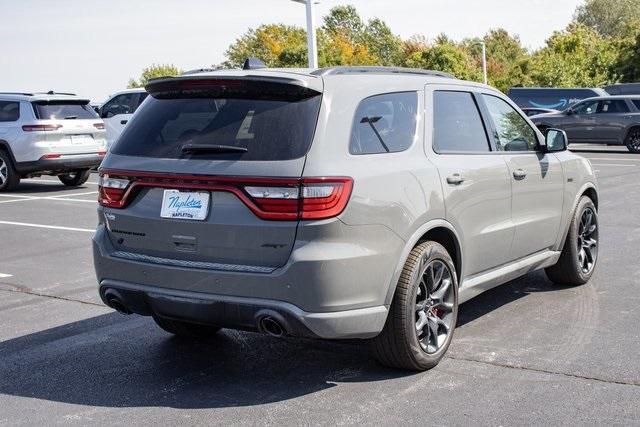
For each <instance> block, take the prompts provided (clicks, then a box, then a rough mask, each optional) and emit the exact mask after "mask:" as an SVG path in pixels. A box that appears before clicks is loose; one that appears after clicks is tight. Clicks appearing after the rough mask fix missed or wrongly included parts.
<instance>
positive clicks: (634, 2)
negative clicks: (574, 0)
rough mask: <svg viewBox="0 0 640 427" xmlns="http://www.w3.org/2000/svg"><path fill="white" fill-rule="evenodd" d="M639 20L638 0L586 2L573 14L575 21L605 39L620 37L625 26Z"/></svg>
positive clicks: (597, 0)
mask: <svg viewBox="0 0 640 427" xmlns="http://www.w3.org/2000/svg"><path fill="white" fill-rule="evenodd" d="M638 19H640V1H638V0H586V2H585V3H584V4H583V5H582V6H579V7H578V8H577V10H576V13H575V20H576V22H578V23H580V24H584V25H586V26H587V27H590V28H592V29H593V30H595V31H596V32H597V33H598V34H600V35H602V36H606V37H620V36H622V35H623V34H624V32H625V30H626V28H627V26H628V25H629V24H631V23H632V22H633V21H637V20H638Z"/></svg>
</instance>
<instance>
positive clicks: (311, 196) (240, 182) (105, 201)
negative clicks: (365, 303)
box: [99, 170, 353, 221]
mask: <svg viewBox="0 0 640 427" xmlns="http://www.w3.org/2000/svg"><path fill="white" fill-rule="evenodd" d="M142 187H156V188H172V189H182V190H194V191H196V190H200V191H201V190H209V191H228V192H230V193H233V194H235V195H236V196H237V197H238V198H239V199H240V200H242V201H243V202H244V203H245V204H246V205H247V207H249V209H251V211H252V212H253V213H254V214H255V215H256V216H258V217H259V218H261V219H265V220H276V221H291V220H298V219H304V220H312V219H314V220H318V219H327V218H332V217H335V216H338V215H340V213H342V211H343V210H344V208H345V207H346V206H347V203H348V202H349V197H350V196H351V190H352V188H353V179H351V178H348V177H322V178H249V177H208V176H198V175H196V176H192V175H167V174H157V173H144V172H124V171H113V170H111V171H107V170H104V171H103V172H102V173H101V176H100V187H99V188H100V200H99V201H100V204H101V205H103V206H107V207H111V208H122V207H124V206H126V204H127V202H128V201H129V199H130V198H131V197H133V195H134V194H135V193H136V192H137V190H138V189H140V188H142Z"/></svg>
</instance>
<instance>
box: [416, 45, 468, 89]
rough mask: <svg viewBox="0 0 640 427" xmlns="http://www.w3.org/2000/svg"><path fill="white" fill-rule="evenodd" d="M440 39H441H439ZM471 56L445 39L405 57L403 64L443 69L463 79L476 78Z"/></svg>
mask: <svg viewBox="0 0 640 427" xmlns="http://www.w3.org/2000/svg"><path fill="white" fill-rule="evenodd" d="M441 41H442V39H441ZM472 62H473V61H472V59H471V57H470V56H469V55H468V54H467V52H466V51H465V50H464V49H463V48H461V47H459V46H456V45H455V44H453V43H451V42H449V41H445V42H444V43H442V42H441V43H436V44H434V45H433V46H431V47H428V48H427V49H425V50H422V51H417V52H414V53H413V54H411V56H410V57H409V58H407V59H406V61H405V65H406V66H408V67H413V68H424V69H429V70H437V71H444V72H446V73H450V74H453V75H454V76H455V77H457V78H460V79H464V80H474V79H477V71H476V70H474V67H473V63H472Z"/></svg>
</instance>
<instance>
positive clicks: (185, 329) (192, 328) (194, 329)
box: [153, 316, 220, 338]
mask: <svg viewBox="0 0 640 427" xmlns="http://www.w3.org/2000/svg"><path fill="white" fill-rule="evenodd" d="M153 320H154V321H155V322H156V324H157V325H158V326H159V327H160V328H161V329H163V330H164V331H166V332H169V333H170V334H173V335H177V336H179V337H188V338H211V337H213V336H214V335H215V334H216V333H218V331H220V328H218V327H217V326H209V325H201V324H199V323H189V322H183V321H180V320H172V319H167V318H165V317H159V316H153Z"/></svg>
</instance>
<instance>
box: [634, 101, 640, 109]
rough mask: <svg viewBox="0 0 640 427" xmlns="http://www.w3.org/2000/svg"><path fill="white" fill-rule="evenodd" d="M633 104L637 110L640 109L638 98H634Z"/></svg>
mask: <svg viewBox="0 0 640 427" xmlns="http://www.w3.org/2000/svg"><path fill="white" fill-rule="evenodd" d="M633 104H634V105H635V106H636V108H637V109H638V110H640V99H634V100H633Z"/></svg>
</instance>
